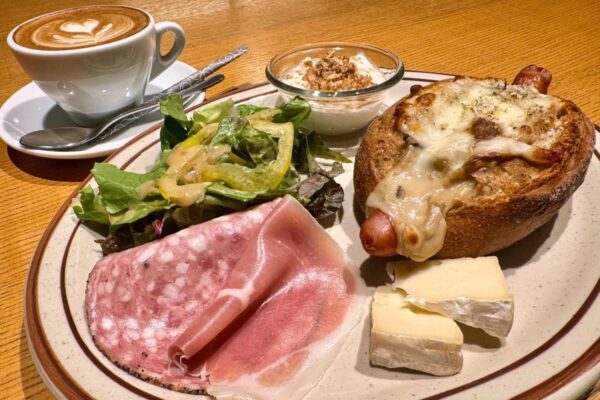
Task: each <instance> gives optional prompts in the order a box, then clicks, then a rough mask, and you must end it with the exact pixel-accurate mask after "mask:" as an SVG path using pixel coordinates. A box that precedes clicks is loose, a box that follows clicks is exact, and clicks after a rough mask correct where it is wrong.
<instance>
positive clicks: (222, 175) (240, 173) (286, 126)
mask: <svg viewBox="0 0 600 400" xmlns="http://www.w3.org/2000/svg"><path fill="white" fill-rule="evenodd" d="M271 125H280V126H281V127H280V128H278V129H277V130H278V133H279V134H280V136H279V141H278V144H277V158H276V159H275V160H274V161H273V162H271V163H270V164H269V165H268V166H266V167H262V168H261V167H258V168H248V167H245V166H242V165H237V164H228V163H221V164H216V165H209V166H207V167H206V169H204V170H203V171H202V180H203V181H208V182H215V181H223V182H225V183H226V184H227V185H228V186H229V187H231V188H234V189H238V190H245V191H248V192H254V193H258V192H266V191H268V190H269V189H275V188H277V186H279V184H280V183H281V181H282V180H283V177H284V176H285V174H286V172H287V171H288V169H289V168H290V165H291V163H292V151H293V148H294V125H293V124H292V123H291V122H286V123H283V124H271ZM257 129H258V128H257Z"/></svg>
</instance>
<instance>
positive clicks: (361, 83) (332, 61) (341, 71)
mask: <svg viewBox="0 0 600 400" xmlns="http://www.w3.org/2000/svg"><path fill="white" fill-rule="evenodd" d="M384 79H385V78H384V76H383V73H382V72H381V71H380V70H379V68H377V67H375V66H374V65H373V64H372V63H371V62H370V60H369V59H368V58H367V57H366V56H365V55H364V54H362V53H359V54H356V55H354V56H351V57H347V56H338V55H336V54H335V50H331V51H330V52H329V53H327V54H326V55H325V57H323V58H310V57H307V58H305V59H304V60H303V61H302V64H300V65H299V66H297V67H295V68H292V69H290V70H289V71H288V72H287V73H286V74H284V76H283V81H284V82H286V83H288V84H290V85H292V86H296V87H301V88H304V89H311V90H320V91H327V92H336V91H342V90H356V89H364V88H368V87H371V86H374V85H376V84H378V83H381V82H383V81H384Z"/></svg>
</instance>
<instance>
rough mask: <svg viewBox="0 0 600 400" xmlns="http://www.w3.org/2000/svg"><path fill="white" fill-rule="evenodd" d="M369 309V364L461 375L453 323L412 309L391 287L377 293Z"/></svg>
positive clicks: (459, 346)
mask: <svg viewBox="0 0 600 400" xmlns="http://www.w3.org/2000/svg"><path fill="white" fill-rule="evenodd" d="M371 307H372V308H371V318H372V327H371V350H370V358H371V363H373V364H374V365H381V366H383V367H387V368H401V367H405V368H410V369H414V370H418V371H422V372H427V373H430V374H433V375H439V376H445V375H454V374H456V373H458V372H460V370H461V369H462V364H463V357H462V345H463V335H462V332H461V330H460V328H459V327H458V325H457V324H456V322H454V321H453V320H452V319H450V318H447V317H444V316H442V315H440V314H436V313H432V312H429V311H426V310H422V309H419V308H417V307H415V306H413V305H411V304H410V303H408V302H407V301H405V296H404V294H403V293H402V292H401V291H399V290H393V289H392V288H390V287H379V288H377V289H376V291H375V294H374V296H373V303H372V306H371Z"/></svg>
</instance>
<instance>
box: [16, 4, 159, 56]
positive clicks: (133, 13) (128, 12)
mask: <svg viewBox="0 0 600 400" xmlns="http://www.w3.org/2000/svg"><path fill="white" fill-rule="evenodd" d="M148 22H149V21H148V17H147V16H146V14H144V13H143V12H141V11H139V10H135V9H132V8H128V7H113V6H99V7H81V8H73V9H69V10H64V11H58V12H56V13H52V14H47V15H44V16H42V17H39V18H36V19H34V20H31V21H29V22H27V23H25V24H24V25H23V26H22V27H20V28H19V29H18V30H17V32H16V33H15V36H14V37H15V41H16V42H17V43H18V44H20V45H22V46H25V47H31V48H34V49H41V50H67V49H79V48H83V47H91V46H97V45H100V44H104V43H110V42H114V41H116V40H119V39H123V38H126V37H128V36H131V35H133V34H135V33H137V32H139V31H141V30H142V29H144V28H145V27H146V26H147V25H148Z"/></svg>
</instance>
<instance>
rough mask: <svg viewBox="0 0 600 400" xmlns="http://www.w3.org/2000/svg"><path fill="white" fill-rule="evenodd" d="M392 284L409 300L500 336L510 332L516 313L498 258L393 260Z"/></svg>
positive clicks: (390, 264)
mask: <svg viewBox="0 0 600 400" xmlns="http://www.w3.org/2000/svg"><path fill="white" fill-rule="evenodd" d="M387 271H388V274H389V275H390V277H391V278H392V279H393V280H394V283H393V284H392V287H393V288H394V289H402V290H403V291H404V292H405V293H406V299H405V300H406V301H407V302H409V303H411V304H413V305H415V306H417V307H420V308H423V309H425V310H429V311H433V312H437V313H440V314H442V315H445V316H447V317H449V318H452V319H454V320H456V321H459V322H462V323H463V324H465V325H469V326H473V327H476V328H481V329H483V330H484V331H485V332H486V333H488V334H489V335H492V336H496V337H505V336H506V335H508V332H509V331H510V329H511V327H512V324H513V316H514V303H513V296H512V294H510V293H509V291H508V287H507V286H506V281H505V280H504V275H503V274H502V270H501V269H500V264H498V259H497V258H496V257H479V258H456V259H450V260H429V261H425V262H422V263H417V262H414V261H398V262H391V263H388V265H387Z"/></svg>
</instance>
